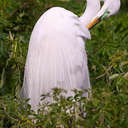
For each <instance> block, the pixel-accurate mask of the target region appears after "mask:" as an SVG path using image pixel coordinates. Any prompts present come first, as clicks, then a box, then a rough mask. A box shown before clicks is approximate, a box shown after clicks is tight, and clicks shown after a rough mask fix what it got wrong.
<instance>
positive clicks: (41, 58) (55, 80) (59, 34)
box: [21, 0, 120, 109]
mask: <svg viewBox="0 0 128 128" xmlns="http://www.w3.org/2000/svg"><path fill="white" fill-rule="evenodd" d="M119 7H120V0H104V5H103V6H102V8H100V0H87V6H86V10H85V12H84V13H83V15H82V16H81V17H78V16H76V15H75V14H73V13H72V12H70V11H68V10H66V9H64V8H61V7H53V8H51V9H49V10H48V11H46V12H45V13H44V14H43V15H42V16H41V17H40V19H39V20H38V21H37V23H36V25H35V27H34V29H33V31H32V34H31V38H30V42H29V49H28V55H27V60H26V65H25V72H24V82H23V87H22V90H21V96H22V97H24V98H30V101H29V103H30V104H31V106H32V109H37V106H38V104H39V102H40V96H41V94H44V93H47V92H49V91H51V89H52V88H56V87H58V88H63V89H65V90H67V91H68V92H67V96H70V95H73V92H72V91H71V90H72V89H79V90H81V89H87V88H90V81H89V72H88V64H87V55H86V51H85V39H90V38H91V36H90V32H89V29H90V28H91V27H93V25H95V24H96V23H98V22H99V21H100V20H101V17H103V16H104V15H105V12H106V11H107V13H108V14H107V16H110V15H113V14H115V13H116V12H117V11H118V9H119ZM85 95H86V94H85Z"/></svg>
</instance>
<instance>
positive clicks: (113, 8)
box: [87, 0, 120, 29]
mask: <svg viewBox="0 0 128 128" xmlns="http://www.w3.org/2000/svg"><path fill="white" fill-rule="evenodd" d="M100 1H103V2H104V4H103V6H102V7H101V9H100V11H99V12H98V13H97V15H96V16H95V17H94V18H93V19H92V21H91V23H90V24H88V25H87V28H88V29H91V28H92V27H93V26H94V25H95V24H97V23H98V22H100V21H101V20H102V19H104V18H106V17H109V16H111V15H114V14H116V13H117V12H118V10H119V9H120V0H100Z"/></svg>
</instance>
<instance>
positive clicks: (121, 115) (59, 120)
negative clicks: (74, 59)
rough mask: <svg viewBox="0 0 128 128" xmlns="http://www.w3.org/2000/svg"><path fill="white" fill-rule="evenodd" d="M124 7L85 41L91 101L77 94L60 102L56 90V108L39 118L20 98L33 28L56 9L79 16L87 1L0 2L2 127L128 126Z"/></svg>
mask: <svg viewBox="0 0 128 128" xmlns="http://www.w3.org/2000/svg"><path fill="white" fill-rule="evenodd" d="M121 3H122V6H121V10H120V12H119V13H118V14H117V15H115V16H113V17H111V18H109V19H105V20H104V21H102V22H101V23H100V24H98V25H97V26H96V27H95V28H93V29H92V30H91V34H92V39H91V40H88V41H87V42H86V51H87V53H88V66H89V71H90V80H91V85H92V90H91V95H90V100H87V99H86V98H81V93H82V92H77V91H75V93H76V96H75V97H69V98H67V99H66V98H64V97H62V96H59V97H58V95H61V94H60V92H61V91H60V90H57V89H56V90H54V94H53V97H54V100H55V103H54V104H50V103H49V104H43V105H42V106H41V108H40V109H39V111H38V112H37V113H35V112H33V111H32V110H31V108H30V106H29V105H28V104H27V101H22V103H21V101H20V99H19V98H18V96H19V95H18V94H19V91H20V88H21V86H22V81H23V72H24V65H25V59H26V55H27V48H28V44H29V43H28V42H29V38H30V34H31V31H32V29H33V26H34V24H35V23H36V21H37V20H38V18H39V17H40V16H41V14H42V13H43V12H44V11H46V10H47V9H49V8H51V7H54V6H61V7H64V8H66V9H68V10H70V11H72V12H74V13H75V14H77V15H79V16H80V15H81V14H82V12H83V11H84V9H85V0H28V1H26V0H19V1H17V0H0V127H3V128H9V127H10V128H17V127H19V128H22V127H26V128H27V127H28V128H30V127H34V128H35V127H43V128H47V127H48V128H53V127H56V128H60V127H61V128H63V127H65V128H68V127H71V128H75V127H76V128H84V127H87V128H94V127H95V128H127V127H128V117H127V115H128V111H127V110H128V20H127V19H128V1H127V0H122V1H121ZM46 97H47V96H46ZM78 103H81V106H79V105H78ZM67 111H68V112H67ZM85 111H86V118H85V116H84V115H83V114H82V113H83V112H85ZM35 120H36V121H35Z"/></svg>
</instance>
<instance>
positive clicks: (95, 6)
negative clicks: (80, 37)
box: [79, 0, 100, 26]
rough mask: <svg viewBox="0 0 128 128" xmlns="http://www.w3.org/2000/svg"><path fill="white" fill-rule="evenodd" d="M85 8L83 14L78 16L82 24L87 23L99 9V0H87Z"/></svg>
mask: <svg viewBox="0 0 128 128" xmlns="http://www.w3.org/2000/svg"><path fill="white" fill-rule="evenodd" d="M86 5H87V6H86V9H85V12H84V13H83V15H82V16H81V17H80V18H79V19H80V21H81V22H82V23H83V25H84V26H86V25H88V24H89V23H90V22H91V20H92V18H93V17H94V16H95V15H96V14H97V13H98V11H99V10H100V0H87V4H86Z"/></svg>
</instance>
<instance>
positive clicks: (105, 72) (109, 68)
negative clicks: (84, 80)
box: [96, 65, 113, 80]
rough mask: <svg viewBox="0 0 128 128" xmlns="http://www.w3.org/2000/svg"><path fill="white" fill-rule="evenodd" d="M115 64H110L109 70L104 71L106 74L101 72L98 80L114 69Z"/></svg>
mask: <svg viewBox="0 0 128 128" xmlns="http://www.w3.org/2000/svg"><path fill="white" fill-rule="evenodd" d="M112 67H113V65H110V66H109V67H108V68H107V70H106V71H105V72H104V74H101V75H100V76H98V77H96V80H97V79H100V78H102V77H104V76H105V75H106V74H107V73H108V72H109V71H110V70H111V69H112Z"/></svg>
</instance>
